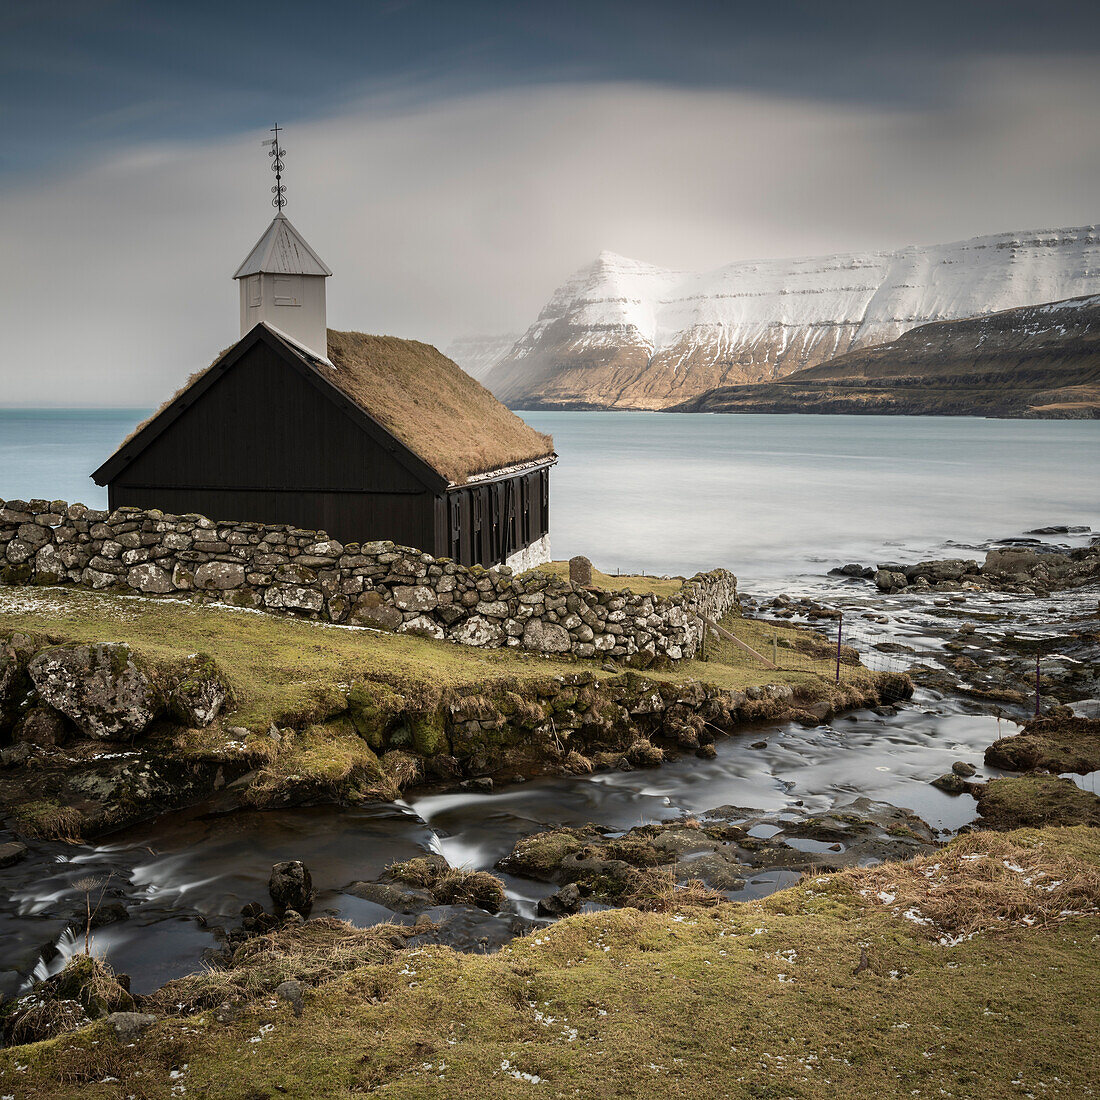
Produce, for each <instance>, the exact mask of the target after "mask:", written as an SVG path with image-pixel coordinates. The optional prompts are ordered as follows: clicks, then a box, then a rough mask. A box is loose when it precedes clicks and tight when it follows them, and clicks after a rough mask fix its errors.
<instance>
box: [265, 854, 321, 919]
mask: <svg viewBox="0 0 1100 1100" xmlns="http://www.w3.org/2000/svg"><path fill="white" fill-rule="evenodd" d="M267 889H268V892H269V893H270V894H271V901H272V904H273V905H274V906H275V912H276V913H277V914H279V915H280V916H281V915H282V914H283V913H285V912H286V911H287V910H288V909H294V910H295V911H297V912H298V913H302V914H306V915H308V914H309V911H310V909H312V908H313V877H312V876H311V875H310V873H309V870H308V868H307V867H306V865H305V864H304V863H303V862H302V861H301V860H299V859H294V860H287V861H286V862H284V863H276V864H275V865H274V866H273V867H272V868H271V878H270V879H269V880H268V884H267Z"/></svg>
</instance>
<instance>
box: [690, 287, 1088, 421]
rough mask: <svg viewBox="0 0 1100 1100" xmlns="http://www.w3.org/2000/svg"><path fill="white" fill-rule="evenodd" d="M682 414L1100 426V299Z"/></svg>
mask: <svg viewBox="0 0 1100 1100" xmlns="http://www.w3.org/2000/svg"><path fill="white" fill-rule="evenodd" d="M675 411H677V412H772V413H775V412H782V413H791V412H796V413H876V414H883V413H894V414H908V415H918V416H919V415H935V416H1006V417H1050V418H1067V419H1068V418H1074V419H1091V418H1096V417H1100V296H1098V295H1092V296H1089V297H1084V298H1070V299H1067V300H1065V301H1061V302H1053V303H1050V304H1048V305H1041V306H1022V307H1020V308H1018V309H1007V310H1004V311H1003V312H1001V313H992V314H988V315H987V316H983V317H972V318H967V319H965V320H962V321H939V322H936V323H934V324H929V325H922V326H920V327H919V328H915V329H911V330H910V331H909V332H907V333H905V334H904V335H902V336H900V337H899V338H898V339H897V340H895V341H893V342H892V343H890V344H883V345H880V346H878V347H874V348H866V349H863V350H861V351H854V352H849V353H848V354H847V355H841V356H839V357H837V358H836V359H832V360H830V361H829V362H828V363H823V364H821V365H820V366H816V367H810V368H808V369H806V370H802V371H798V372H797V373H795V374H792V375H789V376H788V377H787V378H783V379H781V380H778V381H775V382H766V383H761V384H757V385H754V386H723V387H721V388H718V389H714V390H711V391H710V392H709V393H705V394H703V395H702V396H701V397H698V398H694V399H693V400H691V401H686V402H684V403H683V404H681V405H678V406H677V407H676V409H675Z"/></svg>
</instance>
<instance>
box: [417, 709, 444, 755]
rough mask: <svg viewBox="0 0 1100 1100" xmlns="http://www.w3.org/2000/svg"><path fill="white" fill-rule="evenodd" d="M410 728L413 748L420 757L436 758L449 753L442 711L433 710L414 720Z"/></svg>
mask: <svg viewBox="0 0 1100 1100" xmlns="http://www.w3.org/2000/svg"><path fill="white" fill-rule="evenodd" d="M410 727H411V730H412V742H413V746H414V748H415V749H416V751H417V752H418V753H420V754H421V755H422V756H436V755H438V754H440V753H449V752H450V751H451V744H450V741H449V740H448V738H447V728H446V719H445V718H444V715H443V711H442V710H433V711H430V712H429V713H428V714H423V715H420V716H419V717H417V718H414V719H413V720H412V722H411V723H410Z"/></svg>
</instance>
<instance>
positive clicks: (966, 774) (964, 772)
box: [951, 760, 978, 779]
mask: <svg viewBox="0 0 1100 1100" xmlns="http://www.w3.org/2000/svg"><path fill="white" fill-rule="evenodd" d="M951 770H952V771H953V772H954V773H955V774H956V775H957V776H960V777H961V778H963V779H969V778H970V777H971V776H972V775H973V774H974V773H975V772H976V771H977V770H978V769H977V768H975V767H974V765H973V764H968V763H967V762H966V761H965V760H956V761H955V763H954V764H952V765H951Z"/></svg>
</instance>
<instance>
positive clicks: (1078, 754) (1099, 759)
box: [985, 716, 1100, 775]
mask: <svg viewBox="0 0 1100 1100" xmlns="http://www.w3.org/2000/svg"><path fill="white" fill-rule="evenodd" d="M985 762H986V763H987V764H988V765H990V767H994V768H1004V769H1005V770H1006V771H1033V770H1036V769H1039V768H1043V769H1045V770H1046V771H1049V772H1054V773H1057V774H1062V773H1064V772H1075V773H1076V774H1078V775H1088V774H1089V773H1090V772H1093V771H1097V770H1098V769H1100V719H1096V718H1079V717H1077V716H1073V717H1059V718H1037V719H1032V720H1031V721H1030V722H1028V723H1027V725H1026V726H1024V728H1023V730H1022V731H1021V732H1020V733H1018V734H1015V735H1014V736H1012V737H1002V738H1001V739H1000V740H999V741H994V742H993V744H992V745H990V746H989V748H988V749H986V750H985Z"/></svg>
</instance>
